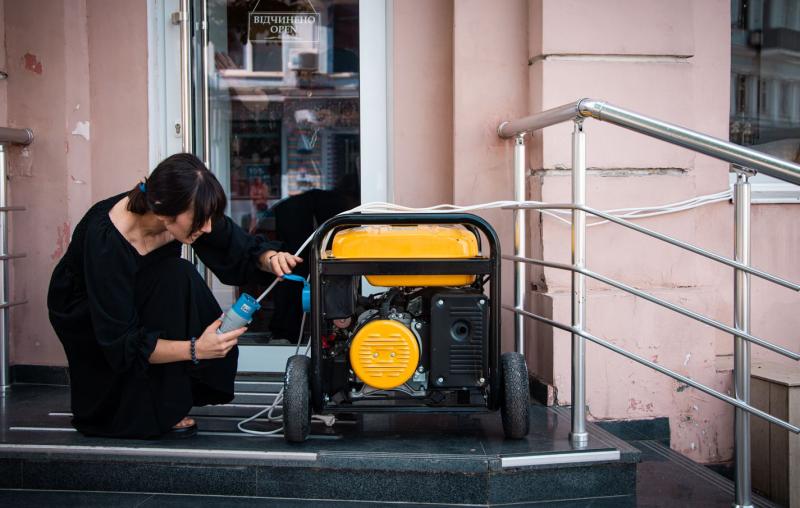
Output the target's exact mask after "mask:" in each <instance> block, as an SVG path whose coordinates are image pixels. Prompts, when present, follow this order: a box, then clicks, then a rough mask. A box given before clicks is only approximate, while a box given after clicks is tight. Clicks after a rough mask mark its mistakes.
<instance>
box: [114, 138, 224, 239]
mask: <svg viewBox="0 0 800 508" xmlns="http://www.w3.org/2000/svg"><path fill="white" fill-rule="evenodd" d="M226 206H227V198H226V197H225V192H224V191H223V190H222V186H221V185H220V184H219V181H218V180H217V177H215V176H214V174H213V173H212V172H211V171H209V170H208V168H207V167H206V166H205V165H204V164H203V163H202V161H200V159H198V158H197V157H195V156H194V155H192V154H190V153H176V154H175V155H170V156H169V157H167V158H166V159H164V160H163V161H161V163H160V164H159V165H158V166H157V167H156V169H155V170H154V171H153V172H152V173H151V174H150V176H149V177H147V178H146V179H145V183H144V191H142V188H141V184H137V185H136V186H135V187H134V188H133V189H132V190H131V191H130V192H128V210H129V211H131V212H133V213H137V214H139V215H144V214H145V213H147V212H153V213H155V214H156V215H164V216H166V217H175V216H177V215H180V214H182V213H183V212H185V211H187V210H189V209H190V208H192V209H193V210H194V219H193V220H192V231H191V233H195V232H197V231H198V230H200V228H202V227H203V225H204V224H205V223H206V222H207V221H208V219H212V220H218V219H220V218H222V214H223V213H225V207H226Z"/></svg>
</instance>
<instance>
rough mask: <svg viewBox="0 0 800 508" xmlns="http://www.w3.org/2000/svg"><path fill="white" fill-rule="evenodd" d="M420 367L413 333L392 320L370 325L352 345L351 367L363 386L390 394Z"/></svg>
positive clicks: (382, 320)
mask: <svg viewBox="0 0 800 508" xmlns="http://www.w3.org/2000/svg"><path fill="white" fill-rule="evenodd" d="M418 364H419V344H417V338H416V336H415V335H414V332H412V331H411V330H409V329H408V327H407V326H405V325H404V324H403V323H400V322H398V321H392V320H389V319H376V320H375V321H370V322H369V323H367V324H366V325H364V327H363V328H361V329H360V330H359V331H358V332H357V333H356V336H355V338H354V339H353V342H352V343H351V344H350V366H351V367H352V368H353V372H355V373H356V375H357V376H358V377H359V379H361V380H362V381H363V382H365V383H366V384H368V385H369V386H372V387H374V388H379V389H381V390H388V389H390V388H395V387H397V386H400V385H402V384H403V383H405V382H406V381H408V379H409V378H410V377H411V376H412V375H413V374H414V371H415V370H416V369H417V365H418Z"/></svg>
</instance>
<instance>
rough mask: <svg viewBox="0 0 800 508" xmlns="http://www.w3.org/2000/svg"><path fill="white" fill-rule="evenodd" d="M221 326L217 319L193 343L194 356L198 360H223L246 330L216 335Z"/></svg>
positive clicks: (219, 320) (242, 328)
mask: <svg viewBox="0 0 800 508" xmlns="http://www.w3.org/2000/svg"><path fill="white" fill-rule="evenodd" d="M221 324H222V319H217V320H216V321H214V322H213V323H211V324H210V325H208V328H206V329H205V331H203V334H202V335H201V336H200V337H199V338H198V339H197V341H196V342H195V354H196V356H197V359H198V360H210V359H213V358H223V357H225V355H227V354H228V351H230V350H231V348H233V346H235V345H236V344H238V343H239V336H240V335H241V334H243V333H244V332H245V330H247V327H246V326H243V327H241V328H237V329H236V330H231V331H230V332H226V333H217V329H218V328H219V327H220V325H221Z"/></svg>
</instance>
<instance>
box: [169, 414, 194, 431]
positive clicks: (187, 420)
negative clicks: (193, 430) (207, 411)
mask: <svg viewBox="0 0 800 508" xmlns="http://www.w3.org/2000/svg"><path fill="white" fill-rule="evenodd" d="M192 425H194V419H193V418H189V417H188V416H186V417H184V419H183V420H181V421H179V422H178V423H176V424H175V425H174V426H173V427H172V428H173V429H185V428H186V427H191V426H192Z"/></svg>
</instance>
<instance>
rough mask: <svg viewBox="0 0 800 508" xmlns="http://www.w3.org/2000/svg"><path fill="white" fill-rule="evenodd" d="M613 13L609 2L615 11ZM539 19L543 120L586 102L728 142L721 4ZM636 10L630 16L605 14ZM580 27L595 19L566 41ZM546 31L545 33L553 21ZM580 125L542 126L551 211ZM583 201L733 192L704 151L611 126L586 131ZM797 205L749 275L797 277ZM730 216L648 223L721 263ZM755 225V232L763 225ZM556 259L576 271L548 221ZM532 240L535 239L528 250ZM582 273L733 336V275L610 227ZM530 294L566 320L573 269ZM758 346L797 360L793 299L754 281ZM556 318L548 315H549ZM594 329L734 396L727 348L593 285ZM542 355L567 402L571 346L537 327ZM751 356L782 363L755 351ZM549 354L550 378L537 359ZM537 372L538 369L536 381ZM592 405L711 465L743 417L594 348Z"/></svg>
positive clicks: (596, 7) (591, 7) (768, 235)
mask: <svg viewBox="0 0 800 508" xmlns="http://www.w3.org/2000/svg"><path fill="white" fill-rule="evenodd" d="M609 3H610V4H612V5H609ZM534 4H535V8H532V9H531V25H532V26H540V27H541V30H540V31H539V32H538V33H537V32H535V31H532V32H531V37H532V40H531V42H530V45H529V47H530V49H531V52H532V53H531V68H530V75H531V86H530V93H531V104H532V105H534V107H535V110H541V109H547V108H551V107H554V106H557V105H560V104H564V103H567V102H570V101H573V100H576V99H578V98H580V97H593V98H597V99H603V100H607V101H608V102H610V103H612V104H616V105H619V106H622V107H625V108H628V109H632V110H634V111H637V112H640V113H643V114H646V115H649V116H653V117H656V118H659V119H663V120H666V121H670V122H674V123H677V124H680V125H684V126H687V127H689V128H691V129H694V130H698V131H701V132H705V133H709V134H711V135H714V136H716V137H720V138H723V139H726V138H727V129H728V116H729V97H728V93H729V89H730V87H729V79H730V77H729V74H730V70H729V63H730V43H729V41H730V34H729V30H730V27H729V23H728V20H729V19H730V16H729V8H730V5H729V3H728V2H726V1H724V0H713V1H708V2H689V1H677V2H670V3H668V4H666V3H664V2H659V1H656V0H645V1H633V0H631V1H623V0H618V1H614V2H607V3H603V4H602V5H601V4H599V3H596V2H588V1H582V0H567V1H554V0H541V1H537V2H534ZM613 12H616V13H619V12H625V16H616V15H615V16H611V15H610V14H609V13H613ZM576 19H591V20H592V23H582V24H581V29H580V30H568V27H570V26H571V25H572V24H574V22H575V20H576ZM542 20H544V22H543V21H542ZM571 129H572V126H571V125H560V126H554V127H551V128H548V129H545V130H544V131H543V132H542V133H540V134H538V135H536V136H535V137H534V139H533V141H532V144H533V146H534V147H535V148H534V150H533V153H532V157H531V160H530V163H531V170H532V178H531V185H532V187H533V188H534V189H538V190H534V192H533V193H534V194H535V193H536V192H538V193H540V195H541V196H542V199H543V200H544V201H549V202H563V201H568V200H569V197H570V178H569V176H570V175H569V171H568V170H569V169H570V165H571V160H570V131H571ZM585 131H586V135H587V160H588V166H589V168H590V170H589V177H588V181H587V189H588V190H587V195H588V197H587V202H588V205H589V206H592V207H595V208H599V209H611V208H621V207H632V206H644V205H656V204H666V203H671V202H676V201H681V200H684V199H688V198H692V197H695V196H700V195H705V194H710V193H715V192H718V191H722V190H725V189H726V188H727V186H728V167H727V165H726V164H724V163H721V162H719V161H715V160H713V159H710V158H708V157H705V156H702V155H696V154H693V153H692V152H689V151H688V150H684V149H682V148H679V147H675V146H671V145H668V144H666V143H663V142H658V141H655V140H650V139H647V138H645V137H642V136H641V135H638V134H635V133H633V132H629V131H626V130H623V129H620V128H617V127H615V126H612V125H607V124H603V123H600V122H597V121H593V120H587V121H586V122H585ZM795 208H796V206H795V207H793V206H792V205H783V206H781V205H756V206H754V209H753V228H754V229H753V231H754V232H755V233H754V237H753V264H754V265H756V266H759V267H761V268H764V269H767V270H771V271H773V272H774V273H777V274H780V275H783V276H785V277H788V278H789V279H792V278H794V279H795V280H797V267H796V264H795V263H793V262H792V261H791V256H792V252H793V250H796V247H797V245H798V242H797V240H798V239H797V234H798V231H797V228H793V227H792V224H793V222H792V220H793V218H795V216H796V214H797V213H798V212H797V211H795ZM732 214H733V207H732V205H731V204H730V203H727V202H723V203H717V204H713V205H708V206H705V207H702V208H697V209H694V210H691V211H687V212H681V213H678V214H671V215H666V216H661V217H655V218H650V219H643V220H637V223H638V224H640V225H642V226H645V227H648V228H651V229H654V230H656V231H659V232H662V233H665V234H669V235H671V236H674V237H676V238H678V239H681V240H684V241H687V242H689V243H692V244H694V245H697V246H699V247H702V248H704V249H707V250H711V251H713V252H717V253H719V254H722V255H726V256H732V252H733V242H732V238H733V233H732V232H733V221H732ZM759 226H760V227H759ZM540 231H541V248H542V250H543V255H544V258H545V259H548V260H553V261H561V262H567V263H568V262H569V261H570V235H569V228H568V227H567V226H566V225H564V224H562V223H559V222H557V221H555V220H553V219H551V218H548V217H545V218H543V219H540ZM536 238H537V236H536V235H535V233H534V236H533V238H532V239H533V240H534V241H535V240H536ZM587 245H588V247H587V252H588V254H587V265H588V267H589V268H590V269H592V270H594V271H596V272H599V273H601V274H603V275H606V276H609V277H611V278H614V279H617V280H620V281H623V282H625V283H627V284H630V285H633V286H635V287H637V288H639V289H643V290H645V291H647V292H650V293H651V294H654V295H656V296H658V297H660V298H663V299H665V300H668V301H670V302H672V303H675V304H678V305H681V306H684V307H686V308H688V309H691V310H693V311H696V312H698V313H701V314H704V315H707V316H709V317H711V318H713V319H716V320H718V321H722V322H724V323H727V324H731V323H732V315H733V310H732V291H733V282H732V281H733V274H732V271H731V270H730V269H728V268H725V267H721V266H719V265H717V264H715V263H713V262H711V261H709V260H706V259H704V258H701V257H699V256H695V255H693V254H690V253H687V252H684V251H682V250H680V249H677V248H675V247H672V246H669V245H667V244H663V243H661V242H658V241H657V240H654V239H650V238H647V237H644V236H642V235H639V234H637V233H634V232H631V231H627V230H625V229H623V228H620V227H618V226H614V225H610V224H606V225H601V226H597V227H591V228H589V232H588V238H587ZM534 283H535V284H536V286H537V287H538V288H540V293H539V294H537V295H536V296H535V297H534V298H533V302H534V304H535V305H540V306H541V307H543V309H542V310H543V313H544V314H545V315H548V312H549V313H550V314H552V315H553V316H554V318H555V319H556V320H559V321H562V322H569V321H570V294H569V291H570V276H569V273H566V272H559V271H555V270H550V269H547V270H545V271H544V272H543V273H542V277H541V279H539V280H535V281H534ZM752 300H753V325H752V330H753V332H754V333H755V334H756V335H759V336H762V337H764V338H767V339H770V340H774V341H775V342H777V343H779V344H782V345H784V346H789V347H791V348H793V349H795V350H797V349H798V348H800V338H798V335H797V333H795V332H794V331H793V330H796V329H797V326H798V320H797V318H796V316H794V313H790V312H784V313H782V314H780V318H777V314H776V313H775V311H780V310H784V311H786V310H787V309H788V308H790V307H791V306H792V305H794V306H796V304H797V300H796V295H793V294H791V292H789V291H786V290H783V289H780V288H777V287H774V286H771V285H769V284H766V283H762V282H761V281H758V280H756V279H753V297H752ZM548 305H550V306H551V307H550V308H549V309H548V308H547V306H548ZM588 309H589V310H588V315H587V328H588V330H589V331H590V332H591V333H593V334H595V335H597V336H600V337H603V338H607V339H609V340H611V341H612V342H614V343H615V344H618V345H621V346H623V347H625V348H626V349H629V350H631V351H633V352H634V353H637V354H639V355H641V356H644V357H645V358H648V359H651V360H653V361H656V362H658V363H660V364H662V365H665V366H667V367H669V368H671V369H673V370H676V371H677V372H679V373H682V374H685V375H688V376H689V377H691V378H693V379H696V380H698V381H700V382H702V383H704V384H706V385H708V386H711V387H713V388H716V389H718V390H720V391H722V392H724V393H730V391H731V371H730V369H731V365H732V363H731V355H732V351H733V348H732V343H733V341H732V338H731V337H730V336H728V335H726V334H724V333H721V332H717V331H716V330H714V329H712V328H710V327H707V326H705V325H702V324H699V323H696V322H694V321H692V320H689V319H688V318H684V317H682V316H678V315H675V314H672V313H670V312H669V311H667V310H665V309H661V308H659V307H657V306H655V305H653V304H651V303H649V302H646V301H643V300H640V299H636V298H634V297H631V296H629V295H627V294H624V293H621V292H619V291H617V290H614V289H613V288H610V287H608V286H604V285H602V284H600V283H596V282H595V281H590V282H589V296H588ZM535 329H536V335H535V336H534V337H533V339H532V342H533V345H532V349H533V350H535V351H539V352H543V353H544V354H545V355H549V352H550V351H552V356H546V358H545V359H544V360H542V359H535V360H534V361H533V362H530V363H531V367H532V370H533V371H534V372H535V373H536V374H537V376H538V377H540V379H542V380H544V381H545V382H548V383H552V387H553V389H554V395H553V398H554V399H555V401H557V403H560V404H564V403H567V404H569V403H571V400H570V389H571V386H570V384H571V383H570V370H569V369H570V338H569V335H568V334H566V333H563V332H560V331H555V332H553V331H547V330H542V327H540V326H536V327H535ZM753 354H754V357H755V358H762V357H768V358H771V359H774V358H775V356H774V355H772V354H771V353H768V352H765V351H763V350H761V349H760V348H758V347H753ZM549 358H552V366H551V367H549V366H547V365H544V368H542V363H545V364H546V363H547V360H548V359H549ZM537 369H541V370H537ZM587 404H588V406H589V413H590V415H591V417H592V418H595V419H606V418H611V419H634V418H649V417H655V416H666V417H669V419H670V427H671V429H672V446H673V448H675V449H677V450H679V451H681V452H683V453H685V454H687V455H689V456H690V457H692V458H693V459H696V460H700V461H704V462H714V461H722V460H727V459H729V458H730V457H731V455H732V453H733V447H732V428H733V417H732V415H733V412H732V410H730V409H729V408H728V407H727V406H726V405H725V404H724V403H721V402H718V401H716V400H715V399H713V398H711V397H709V396H706V395H704V394H702V393H699V392H697V391H695V390H693V389H687V387H685V386H681V385H678V384H677V383H676V382H674V381H672V380H671V379H669V378H667V377H665V376H662V375H660V374H658V373H655V372H653V371H650V370H648V369H646V368H644V367H641V366H638V365H636V364H634V363H633V362H631V361H629V360H626V359H623V358H622V357H619V356H617V355H616V354H613V353H611V352H609V351H607V350H604V349H602V348H600V347H599V346H595V345H592V344H590V345H588V347H587Z"/></svg>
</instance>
